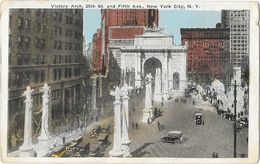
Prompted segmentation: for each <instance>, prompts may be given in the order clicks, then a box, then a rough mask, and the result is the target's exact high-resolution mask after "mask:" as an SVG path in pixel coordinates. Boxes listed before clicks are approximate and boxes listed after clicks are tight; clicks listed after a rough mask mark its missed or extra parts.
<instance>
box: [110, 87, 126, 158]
mask: <svg viewBox="0 0 260 164" xmlns="http://www.w3.org/2000/svg"><path fill="white" fill-rule="evenodd" d="M110 94H111V95H113V96H115V102H114V141H113V149H112V150H110V151H109V154H110V157H122V155H123V153H124V152H123V151H122V150H121V103H120V90H119V88H118V87H116V90H115V91H114V92H111V93H110Z"/></svg>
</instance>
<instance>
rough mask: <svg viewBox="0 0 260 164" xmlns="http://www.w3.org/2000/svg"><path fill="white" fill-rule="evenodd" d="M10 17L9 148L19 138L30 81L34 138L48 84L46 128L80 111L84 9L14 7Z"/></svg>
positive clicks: (14, 145)
mask: <svg viewBox="0 0 260 164" xmlns="http://www.w3.org/2000/svg"><path fill="white" fill-rule="evenodd" d="M9 15H10V17H9V18H10V19H9V20H10V21H9V106H8V113H9V115H8V121H9V124H8V125H9V127H8V129H9V130H8V141H9V144H10V145H9V146H10V147H9V148H15V147H17V146H16V143H13V142H11V141H10V139H11V138H12V139H14V138H16V139H17V144H20V143H21V142H22V140H23V132H22V131H23V129H24V111H25V103H24V97H23V96H22V94H23V92H24V91H25V90H26V86H28V85H30V86H31V88H32V89H34V92H33V93H32V99H33V134H34V135H33V136H34V137H36V136H37V135H38V134H39V130H40V118H41V108H42V93H41V92H40V89H39V88H40V87H42V86H43V84H44V82H47V83H48V85H49V86H50V87H51V94H50V101H49V118H50V122H49V123H50V126H49V127H50V129H49V130H52V128H53V127H54V126H55V125H56V124H60V125H62V122H60V121H61V120H67V121H68V120H69V119H70V114H72V113H73V114H75V113H76V111H77V110H78V109H81V105H82V104H81V102H82V100H81V98H82V97H83V96H82V94H83V93H82V92H83V89H82V87H83V86H82V81H83V78H84V75H83V76H82V73H81V72H82V71H83V70H82V66H83V64H84V63H83V62H84V61H86V60H84V59H83V52H82V49H83V48H82V43H83V32H82V31H83V10H53V9H52V10H48V9H12V10H10V14H9Z"/></svg>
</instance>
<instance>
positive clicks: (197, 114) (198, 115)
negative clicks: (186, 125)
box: [194, 112, 203, 125]
mask: <svg viewBox="0 0 260 164" xmlns="http://www.w3.org/2000/svg"><path fill="white" fill-rule="evenodd" d="M194 116H195V120H194V121H195V124H196V125H201V124H202V120H203V115H202V113H201V112H195V113H194Z"/></svg>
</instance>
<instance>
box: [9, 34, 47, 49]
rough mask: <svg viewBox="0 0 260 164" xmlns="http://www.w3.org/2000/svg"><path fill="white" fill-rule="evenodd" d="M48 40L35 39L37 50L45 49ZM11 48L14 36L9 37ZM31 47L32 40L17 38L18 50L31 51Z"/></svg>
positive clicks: (23, 37)
mask: <svg viewBox="0 0 260 164" xmlns="http://www.w3.org/2000/svg"><path fill="white" fill-rule="evenodd" d="M45 43H46V39H42V38H35V48H38V49H44V48H45V46H46V45H45ZM9 47H10V48H11V47H12V35H9ZM30 47H31V38H30V37H27V36H17V48H20V49H29V48H30Z"/></svg>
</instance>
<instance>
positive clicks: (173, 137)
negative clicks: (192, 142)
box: [160, 131, 183, 144]
mask: <svg viewBox="0 0 260 164" xmlns="http://www.w3.org/2000/svg"><path fill="white" fill-rule="evenodd" d="M182 135H183V133H182V132H181V131H170V132H168V133H167V136H164V137H161V139H160V140H161V142H166V143H173V144H179V143H182V142H183V137H182Z"/></svg>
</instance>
